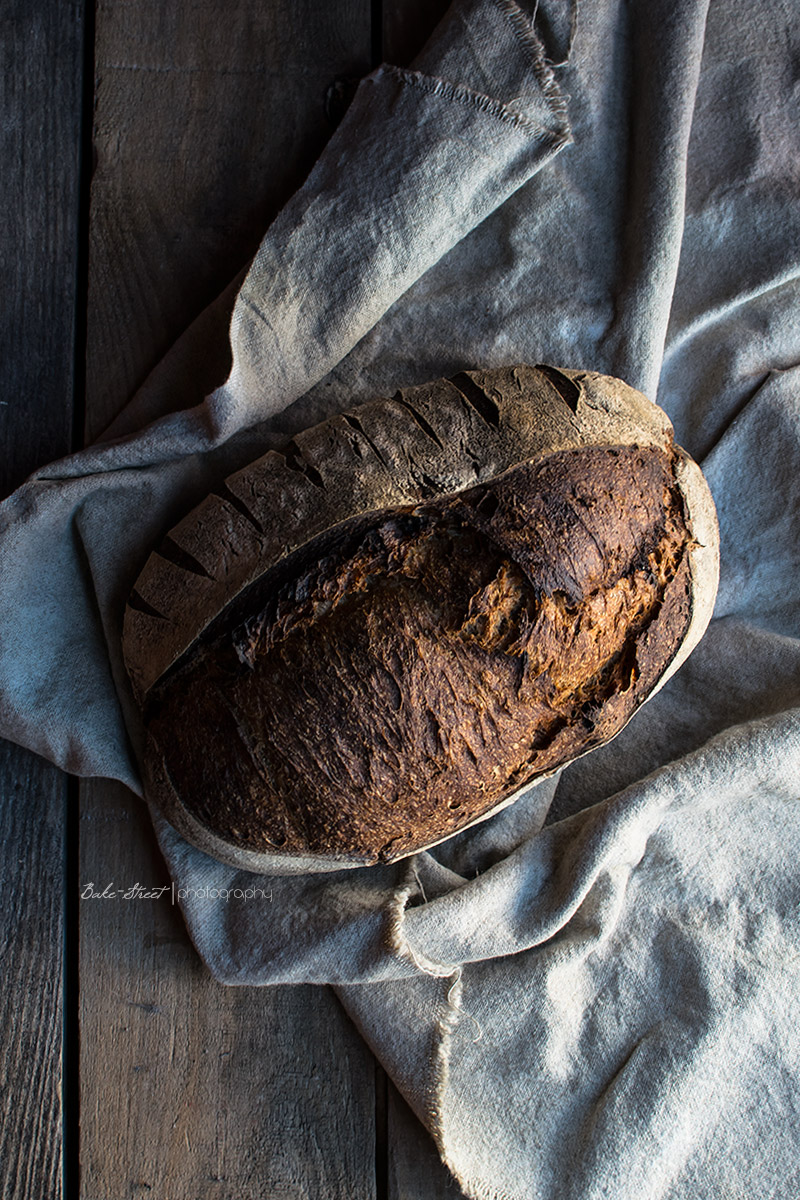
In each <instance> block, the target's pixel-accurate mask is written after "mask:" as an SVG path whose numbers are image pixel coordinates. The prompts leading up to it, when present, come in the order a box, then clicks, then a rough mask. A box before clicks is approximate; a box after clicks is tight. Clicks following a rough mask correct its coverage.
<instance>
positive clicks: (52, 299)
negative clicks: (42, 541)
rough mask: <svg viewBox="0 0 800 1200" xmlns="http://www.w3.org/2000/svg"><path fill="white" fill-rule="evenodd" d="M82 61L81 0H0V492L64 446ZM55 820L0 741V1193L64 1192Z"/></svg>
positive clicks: (57, 811) (56, 796) (22, 763)
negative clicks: (0, 117)
mask: <svg viewBox="0 0 800 1200" xmlns="http://www.w3.org/2000/svg"><path fill="white" fill-rule="evenodd" d="M82 67H83V5H82V4H78V3H61V4H60V3H53V2H47V0H39V2H38V3H33V4H31V3H28V2H27V0H26V2H25V3H23V2H22V0H11V2H10V3H7V4H5V5H4V6H3V10H2V13H1V14H0V110H2V113H3V120H2V122H0V161H2V164H3V170H2V173H0V208H1V209H2V213H3V221H2V224H0V274H1V275H2V279H3V304H2V308H1V309H0V362H2V364H3V371H2V378H1V379H0V446H2V454H0V496H5V495H6V494H7V493H9V492H11V491H12V490H13V489H14V488H15V487H16V486H17V485H18V484H19V483H21V482H22V480H23V479H24V478H25V477H26V476H27V475H28V474H30V472H31V471H32V470H33V469H34V468H35V467H37V466H40V465H41V464H43V463H45V462H47V461H49V460H51V459H53V458H57V457H60V456H61V455H63V454H65V453H67V452H68V451H69V449H70V446H71V440H72V427H73V405H72V398H73V378H74V367H75V346H74V342H75V328H76V294H77V291H78V288H79V270H78V266H79V261H78V255H79V207H80V178H79V172H80V145H81V101H82ZM78 324H79V322H78ZM65 821H66V782H65V779H64V776H62V774H61V773H60V772H59V771H57V770H56V769H55V768H53V767H50V766H49V765H48V764H46V763H44V762H43V761H42V760H41V759H39V758H37V757H36V756H34V755H33V754H29V753H27V752H26V751H24V750H21V749H20V748H19V747H18V746H13V745H10V744H9V743H6V742H0V823H1V824H2V829H3V849H2V856H3V857H2V866H1V867H0V869H1V870H2V879H3V887H2V889H1V890H0V974H1V975H2V980H3V988H2V991H0V1194H1V1195H2V1196H3V1197H4V1200H23V1198H24V1200H29V1198H30V1197H32V1196H47V1197H53V1200H58V1197H60V1196H61V1195H62V1177H61V1156H62V1123H61V1112H62V1105H61V1083H62V1080H61V1072H62V1054H61V1049H62V1017H63V1006H62V983H63V970H64V960H63V938H64V892H63V871H64V858H65Z"/></svg>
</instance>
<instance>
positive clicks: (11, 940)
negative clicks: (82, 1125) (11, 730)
mask: <svg viewBox="0 0 800 1200" xmlns="http://www.w3.org/2000/svg"><path fill="white" fill-rule="evenodd" d="M65 818H66V812H65V784H64V780H63V776H62V775H61V772H60V771H58V770H57V769H56V768H55V767H51V766H49V765H48V764H47V763H44V762H43V761H42V760H41V759H40V758H38V757H36V756H35V755H33V754H30V753H28V752H27V751H23V750H21V749H20V748H19V747H18V746H12V745H10V744H9V743H7V742H3V743H0V823H2V829H3V864H2V870H3V877H2V878H3V885H2V888H0V975H1V976H2V979H3V988H2V991H0V1195H2V1197H3V1200H30V1198H31V1197H38V1196H47V1197H48V1198H50V1197H52V1198H53V1200H58V1198H59V1197H60V1196H61V1194H62V1190H61V1161H60V1160H61V1028H62V996H61V985H62V972H63V958H62V940H63V908H64V897H63V866H64V826H65Z"/></svg>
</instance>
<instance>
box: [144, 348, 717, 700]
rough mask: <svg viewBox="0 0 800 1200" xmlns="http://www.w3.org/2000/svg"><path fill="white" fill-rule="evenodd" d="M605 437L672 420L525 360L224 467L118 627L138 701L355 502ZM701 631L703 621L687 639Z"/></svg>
mask: <svg viewBox="0 0 800 1200" xmlns="http://www.w3.org/2000/svg"><path fill="white" fill-rule="evenodd" d="M597 445H600V446H602V445H607V446H608V445H639V446H652V447H656V448H661V449H665V450H666V449H668V448H670V447H672V426H671V425H670V422H669V420H668V418H667V416H666V414H665V413H664V412H663V411H662V410H661V409H660V408H658V407H657V406H656V405H654V404H651V403H650V402H649V401H648V400H647V399H646V397H644V396H643V395H642V394H641V393H639V392H637V391H635V390H634V389H633V388H631V387H629V386H628V385H626V384H624V383H622V382H621V381H619V380H616V379H611V378H610V377H608V376H603V375H598V374H594V373H591V372H582V371H572V370H566V369H558V368H554V367H549V366H540V367H532V366H527V365H520V366H513V367H502V368H497V369H493V370H486V371H465V372H461V373H460V374H458V375H456V376H454V377H453V378H452V379H440V380H436V381H434V382H432V383H428V384H424V385H422V386H419V387H413V388H407V389H405V390H402V391H400V392H398V393H397V394H396V395H395V396H394V397H393V398H392V399H384V400H376V401H372V402H370V403H368V404H363V405H360V406H359V407H357V408H354V409H352V410H351V411H349V412H344V413H341V414H338V415H336V416H334V417H331V418H330V419H329V420H327V421H324V422H322V423H321V424H319V425H317V426H315V427H313V428H312V429H309V430H307V431H305V432H304V433H302V434H299V435H298V436H297V437H296V438H295V439H294V440H293V441H292V442H291V443H290V444H289V446H288V447H287V448H286V450H285V451H284V452H283V453H278V452H275V451H270V452H268V453H267V454H265V455H264V456H263V457H262V458H260V459H258V460H257V461H256V462H254V463H252V464H250V465H249V466H247V467H245V468H244V469H243V470H240V471H238V472H236V473H235V474H234V475H231V476H229V477H228V479H227V480H226V481H225V484H224V485H223V486H222V487H221V488H220V489H219V491H218V492H216V493H212V494H211V495H209V496H208V497H207V498H206V499H205V500H204V501H203V502H202V503H201V504H199V505H198V506H197V507H196V508H195V509H193V510H192V512H190V513H189V514H188V516H186V517H185V518H184V519H183V520H182V521H181V522H180V523H179V524H178V525H176V526H175V527H174V528H173V529H172V530H171V532H170V533H169V534H168V535H167V537H166V538H165V539H164V541H163V543H162V544H161V546H160V547H159V548H158V550H156V551H155V552H154V553H153V554H151V556H150V558H149V559H148V560H147V562H146V564H145V566H144V569H143V570H142V572H141V574H140V576H139V578H138V580H137V582H136V585H135V587H134V589H133V592H132V593H131V597H130V599H129V602H128V605H127V608H126V611H125V617H124V629H123V652H124V657H125V663H126V667H127V670H128V673H129V675H130V678H131V681H132V684H133V688H134V692H135V694H136V696H137V699H138V701H139V703H140V704H143V703H144V701H145V698H146V696H147V694H148V692H149V691H150V690H151V689H152V688H153V686H154V685H155V684H156V683H157V682H158V681H159V680H160V679H161V678H162V676H163V675H164V674H165V672H167V671H168V670H169V669H170V668H171V667H172V666H173V665H174V664H175V663H176V662H177V661H178V660H179V659H180V658H181V657H182V656H183V655H184V654H185V653H186V651H187V650H189V649H190V648H191V647H192V645H193V644H194V643H195V642H196V641H197V639H198V638H199V637H200V636H201V635H202V634H203V632H204V631H205V630H207V629H208V627H209V625H210V624H211V623H212V622H213V621H214V620H215V618H216V617H218V616H219V614H220V613H221V612H222V610H223V609H225V608H226V606H228V605H229V604H230V603H231V601H233V600H234V599H235V598H236V596H238V595H239V594H240V593H241V592H242V591H243V590H244V589H245V588H248V587H249V586H250V585H252V584H253V583H254V582H255V581H256V580H258V579H259V578H260V577H261V576H262V575H264V574H265V573H266V572H267V571H269V570H270V569H271V568H273V567H274V566H275V565H276V564H277V563H279V562H280V561H281V560H282V559H284V558H286V557H287V556H288V555H290V554H292V553H293V552H294V551H296V550H298V548H300V547H302V546H303V545H305V544H306V543H308V542H309V541H311V540H312V539H313V538H315V537H316V536H317V535H318V534H320V533H322V532H324V531H325V530H328V529H330V528H331V527H333V526H335V525H338V524H339V523H341V522H344V521H347V520H349V519H351V518H353V517H356V516H358V515H359V514H367V513H371V512H379V511H381V510H385V509H390V508H395V507H398V506H402V505H408V504H415V503H419V502H424V501H427V500H430V499H432V498H435V497H436V496H439V495H447V494H451V493H457V492H461V491H464V490H466V489H467V488H470V487H473V486H474V485H476V484H480V483H482V482H484V481H486V480H489V479H491V478H493V477H495V476H497V475H499V474H501V473H502V472H503V471H506V470H508V469H509V468H510V467H512V466H514V465H516V464H518V463H522V462H532V461H535V460H537V459H539V458H542V457H543V456H547V455H551V454H553V453H554V452H557V451H562V450H572V449H578V448H580V447H583V446H597ZM689 462H690V460H689ZM692 467H693V464H692V465H691V467H689V468H687V469H686V472H685V474H686V477H687V479H688V480H689V484H690V488H691V490H692V491H693V493H694V494H696V496H697V503H696V504H695V506H694V508H695V513H696V515H697V517H698V519H699V520H700V522H701V524H702V525H703V528H704V529H705V531H706V534H705V536H701V535H700V534H698V533H697V531H696V536H697V540H698V542H699V543H702V545H701V546H700V547H699V551H700V554H699V557H698V555H695V556H694V574H695V576H696V575H697V572H698V570H700V573H701V574H702V575H703V578H704V579H705V580H707V581H708V586H705V587H703V588H702V589H701V591H702V592H703V596H704V621H703V628H704V627H705V623H706V622H707V619H708V617H709V616H710V609H709V608H708V595H709V592H710V593H711V597H712V599H711V602H713V591H714V590H715V582H714V584H713V586H712V583H711V581H712V578H713V579H714V580H715V571H716V566H715V564H716V557H715V556H716V546H715V542H714V538H715V528H714V518H713V505H712V504H711V501H710V497H708V496H707V489H706V488H705V484H704V482H703V480H702V476H701V475H700V473H699V470H697V468H694V472H693V471H692ZM695 473H696V474H695ZM695 513H693V517H694V515H695ZM695 524H696V522H695ZM712 543H713V544H712ZM705 610H708V611H707V612H706V611H705ZM694 624H695V625H696V624H697V623H696V622H695V623H694ZM699 632H702V630H700V631H699ZM697 636H699V633H698V631H697V629H695V631H694V635H693V637H692V639H691V641H692V644H694V641H695V640H696V638H697ZM687 652H688V651H687ZM681 657H682V658H683V657H685V654H683V655H682V656H681Z"/></svg>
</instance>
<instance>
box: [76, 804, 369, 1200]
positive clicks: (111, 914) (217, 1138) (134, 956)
mask: <svg viewBox="0 0 800 1200" xmlns="http://www.w3.org/2000/svg"><path fill="white" fill-rule="evenodd" d="M81 834H82V836H81V842H82V847H83V849H82V855H81V858H82V877H81V879H82V883H84V884H86V885H88V884H90V883H93V884H95V889H94V890H95V891H97V892H103V891H106V892H107V893H108V894H109V898H106V899H90V898H86V899H82V900H81V960H82V1001H81V1026H82V1043H83V1047H84V1051H83V1058H84V1068H83V1073H84V1081H83V1104H82V1117H81V1126H82V1134H83V1139H84V1154H83V1163H82V1176H83V1192H82V1195H83V1196H84V1198H85V1200H110V1198H111V1197H113V1198H114V1200H118V1198H122V1197H131V1198H132V1200H133V1198H135V1200H139V1198H140V1197H141V1198H144V1197H158V1198H159V1200H161V1198H162V1197H163V1198H166V1197H169V1200H190V1198H191V1200H195V1198H196V1197H198V1196H202V1197H203V1200H230V1198H231V1197H232V1196H236V1197H237V1200H239V1198H241V1200H251V1198H252V1200H256V1198H257V1197H258V1198H260V1197H262V1196H265V1197H266V1196H269V1197H275V1198H280V1200H284V1198H285V1200H288V1198H289V1197H291V1198H295V1197H296V1198H297V1200H300V1198H301V1197H303V1198H305V1197H308V1196H325V1197H326V1198H327V1197H331V1198H332V1200H335V1198H338V1197H341V1198H342V1200H345V1198H346V1200H350V1198H351V1197H352V1198H354V1200H360V1198H362V1197H363V1198H367V1197H372V1196H373V1194H374V1192H373V1185H374V1166H373V1154H372V1144H373V1139H374V1099H373V1094H372V1080H373V1060H372V1057H371V1055H370V1054H369V1052H368V1051H367V1049H366V1047H365V1046H364V1045H363V1043H362V1042H361V1040H360V1039H359V1037H358V1035H357V1034H356V1032H355V1030H354V1029H353V1028H352V1027H351V1026H350V1025H349V1023H348V1022H347V1021H346V1020H345V1019H344V1018H343V1016H342V1013H341V1010H340V1008H339V1005H338V1003H337V1001H336V1000H335V997H334V996H333V994H332V992H331V991H330V990H329V989H328V988H311V987H305V988H281V989H269V990H266V989H261V988H226V987H222V986H220V985H218V984H217V983H215V982H214V980H213V979H212V978H211V977H210V976H209V975H208V973H207V972H206V970H205V968H204V967H203V966H202V965H201V963H200V961H199V959H198V957H197V955H196V953H195V951H194V950H193V948H192V946H191V944H190V942H189V940H188V938H187V936H186V931H185V928H184V926H183V923H182V920H181V918H180V913H179V909H177V908H174V907H173V906H172V904H171V901H170V896H169V893H168V892H167V893H165V894H164V895H163V896H162V897H161V898H159V899H134V898H131V899H128V900H125V899H124V898H122V893H124V892H125V891H126V890H128V889H129V888H130V887H131V886H132V885H133V884H135V883H140V884H142V885H143V887H145V888H146V889H147V890H150V889H158V888H160V887H162V886H164V885H166V884H168V882H169V880H168V876H167V873H166V869H165V866H164V863H163V860H162V859H161V857H160V855H159V853H158V848H157V846H156V844H155V839H154V837H153V834H152V828H151V826H150V823H149V819H148V818H147V816H146V812H145V809H144V806H143V805H142V804H141V802H139V801H138V800H136V799H135V798H134V797H132V796H131V795H130V794H129V793H128V792H127V791H126V790H125V789H123V788H122V787H120V786H114V785H109V784H102V783H100V782H93V783H91V784H87V785H86V788H85V795H84V805H83V817H82V830H81ZM111 892H116V893H117V894H116V895H115V896H113V897H111V896H110V893H111ZM256 902H258V901H254V903H256ZM265 903H267V902H265ZM265 919H266V920H268V919H269V914H266V916H265Z"/></svg>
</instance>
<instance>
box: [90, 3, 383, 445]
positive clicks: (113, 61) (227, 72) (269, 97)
mask: <svg viewBox="0 0 800 1200" xmlns="http://www.w3.org/2000/svg"><path fill="white" fill-rule="evenodd" d="M369 20H370V18H369V0H335V2H332V3H329V4H319V3H317V2H316V0H292V2H290V0H284V2H281V3H275V2H273V3H270V4H262V3H257V2H256V0H232V2H230V3H225V2H223V0H195V2H194V3H192V4H191V5H185V4H179V5H175V4H172V5H170V4H164V3H163V0H134V2H129V3H122V2H121V0H106V2H104V3H102V4H101V5H100V8H99V10H98V15H97V38H96V75H97V96H96V118H95V135H94V136H95V146H96V151H97V168H96V171H95V175H94V179H93V183H92V225H91V257H90V267H91V274H90V292H91V303H90V309H89V364H88V393H89V414H88V422H87V434H88V436H89V437H90V438H91V437H92V436H94V435H95V434H97V433H98V432H100V430H101V429H102V428H103V427H104V426H105V425H106V424H107V423H108V422H109V421H110V420H111V418H112V417H113V416H114V415H116V412H117V411H118V410H119V408H120V407H121V406H122V405H123V404H124V403H125V401H126V400H127V399H128V398H129V397H130V396H131V395H132V393H133V392H134V391H135V389H136V387H137V386H138V384H139V383H141V381H142V379H143V377H144V376H145V375H146V374H147V372H148V371H149V370H150V368H151V367H152V366H153V365H154V364H155V363H156V362H158V360H159V359H160V358H161V357H162V356H163V354H164V353H165V351H166V350H167V349H168V348H169V347H170V345H171V344H172V343H173V342H174V341H175V339H176V337H177V336H178V335H179V334H180V333H181V332H182V331H183V330H184V329H185V328H186V326H187V325H188V324H189V322H190V320H191V319H192V318H194V317H195V316H196V315H197V314H198V313H199V312H200V311H201V310H202V309H203V308H204V307H205V306H206V305H207V304H209V303H210V302H211V301H212V300H213V299H214V298H215V297H216V296H217V295H218V294H219V293H220V292H221V291H222V290H223V288H224V287H225V286H226V284H227V283H228V282H229V281H230V280H231V279H232V278H233V276H234V275H235V274H236V272H237V271H238V270H239V268H240V267H241V266H242V265H243V264H244V263H245V262H246V261H247V258H248V257H249V256H250V255H251V254H252V253H253V252H254V251H255V249H256V247H257V245H258V242H259V240H260V238H261V236H262V234H263V232H264V230H265V228H266V226H267V224H268V223H269V221H270V220H271V218H272V217H273V216H274V215H275V213H276V212H277V211H278V210H279V208H280V207H281V205H282V204H283V203H284V202H285V201H286V200H287V199H288V197H289V196H290V195H291V193H292V192H293V191H294V190H295V189H296V188H297V187H298V186H299V185H300V183H301V182H302V181H303V179H304V177H305V175H306V174H307V173H308V171H309V170H310V168H311V167H312V166H313V163H314V161H315V159H316V158H317V156H318V154H319V152H320V151H321V149H322V147H323V145H324V144H325V141H326V139H327V137H328V136H329V135H330V133H331V125H330V122H329V120H328V119H327V118H326V115H325V95H326V92H327V90H328V88H329V86H330V85H331V83H332V82H333V81H334V80H335V79H337V78H340V77H343V76H360V75H363V74H365V73H366V72H367V71H368V70H369V68H370V63H369V48H370V25H369Z"/></svg>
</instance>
